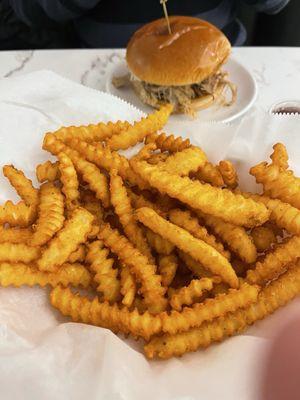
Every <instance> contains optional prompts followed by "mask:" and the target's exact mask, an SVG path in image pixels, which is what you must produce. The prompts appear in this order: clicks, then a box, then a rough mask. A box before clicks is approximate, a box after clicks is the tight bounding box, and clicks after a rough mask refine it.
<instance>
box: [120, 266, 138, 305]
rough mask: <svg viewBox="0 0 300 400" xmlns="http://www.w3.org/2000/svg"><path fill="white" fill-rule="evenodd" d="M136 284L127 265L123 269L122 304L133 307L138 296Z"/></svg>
mask: <svg viewBox="0 0 300 400" xmlns="http://www.w3.org/2000/svg"><path fill="white" fill-rule="evenodd" d="M136 289H137V288H136V282H135V279H134V276H133V275H132V273H131V272H130V268H129V267H128V266H127V265H122V269H121V289H120V292H121V294H122V295H123V299H122V304H124V306H126V307H131V306H132V304H133V302H134V299H135V295H136Z"/></svg>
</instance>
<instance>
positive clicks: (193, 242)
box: [136, 207, 238, 288]
mask: <svg viewBox="0 0 300 400" xmlns="http://www.w3.org/2000/svg"><path fill="white" fill-rule="evenodd" d="M136 216H137V218H138V220H139V221H140V222H142V223H143V224H144V225H146V226H147V227H148V228H150V229H151V230H153V231H154V232H156V233H158V234H159V235H161V236H162V237H164V238H165V239H167V240H169V241H170V242H171V243H173V244H174V245H175V246H177V247H178V248H180V249H181V250H182V251H186V252H187V253H188V254H189V255H190V256H191V257H193V258H195V259H196V260H197V261H199V262H201V263H202V264H203V266H204V267H205V268H207V269H208V270H209V271H210V272H212V273H213V274H216V275H220V276H221V277H222V279H223V280H224V281H225V282H227V283H228V284H229V285H230V286H231V287H233V288H236V287H238V279H237V276H236V274H235V272H234V270H233V268H232V267H231V265H230V263H229V261H228V260H227V259H226V258H225V257H224V256H222V254H220V253H219V252H218V251H217V250H216V249H215V248H214V247H212V246H210V245H208V244H207V243H205V242H204V241H203V240H200V239H196V238H195V237H194V236H192V235H191V234H190V233H189V232H187V231H186V230H184V229H182V228H180V227H179V226H177V225H174V224H172V223H171V222H168V221H166V220H165V219H164V218H162V217H160V216H159V215H158V214H157V213H156V212H155V211H153V210H152V209H150V208H147V207H144V208H139V209H138V210H137V211H136Z"/></svg>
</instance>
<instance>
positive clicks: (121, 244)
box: [99, 224, 167, 313]
mask: <svg viewBox="0 0 300 400" xmlns="http://www.w3.org/2000/svg"><path fill="white" fill-rule="evenodd" d="M99 238H100V239H101V240H103V242H104V244H105V245H106V246H107V247H108V248H110V249H111V251H112V252H113V253H115V254H116V255H117V256H118V257H119V259H120V261H121V262H122V263H123V264H125V265H127V266H128V267H129V268H130V271H131V273H132V274H133V275H134V276H135V278H136V280H137V281H138V282H140V284H141V289H140V291H141V293H142V294H143V296H144V299H145V303H146V304H147V306H148V307H149V310H150V311H151V312H152V313H157V312H160V311H162V310H164V309H165V307H166V302H167V300H166V298H165V297H164V294H165V292H166V289H165V288H164V287H163V286H162V285H161V277H160V276H159V275H157V274H156V267H155V266H154V265H152V264H150V263H149V260H148V258H147V257H145V256H144V255H142V254H141V253H140V252H139V251H138V250H137V249H136V248H135V247H134V246H133V245H132V244H131V243H130V242H129V241H128V240H127V239H126V238H125V237H124V236H122V235H120V234H119V232H118V231H117V230H115V229H112V228H111V227H110V226H109V225H108V224H103V225H101V227H100V233H99Z"/></svg>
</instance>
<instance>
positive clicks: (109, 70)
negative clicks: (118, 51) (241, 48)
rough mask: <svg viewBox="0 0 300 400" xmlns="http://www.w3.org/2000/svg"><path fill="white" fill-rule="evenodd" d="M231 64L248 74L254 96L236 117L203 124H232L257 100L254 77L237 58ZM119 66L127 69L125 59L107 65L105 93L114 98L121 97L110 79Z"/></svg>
mask: <svg viewBox="0 0 300 400" xmlns="http://www.w3.org/2000/svg"><path fill="white" fill-rule="evenodd" d="M229 63H233V64H235V65H236V66H238V67H239V68H242V69H243V70H244V71H245V72H246V73H247V75H248V77H249V81H250V82H251V84H252V87H253V95H252V97H251V99H250V101H249V102H248V104H247V105H246V106H245V107H244V108H242V109H241V110H240V111H238V112H236V113H235V114H234V115H231V116H229V117H227V118H223V119H220V120H214V119H211V120H206V121H202V123H209V122H213V123H221V124H227V123H229V122H232V121H234V120H236V119H238V118H240V117H242V116H243V115H244V114H246V113H247V112H248V111H249V109H250V108H251V107H252V106H253V104H254V103H255V102H256V100H257V96H258V85H257V82H256V79H255V77H254V75H253V74H252V73H251V72H250V70H249V69H248V68H247V67H245V66H244V65H243V64H242V63H241V62H240V61H237V60H236V59H235V57H230V58H229V60H228V61H227V63H226V64H225V65H228V64H229ZM119 65H124V66H126V67H127V65H126V60H125V58H123V57H120V58H119V59H118V60H114V61H112V60H111V61H110V63H107V65H106V82H105V86H104V90H105V93H108V94H110V95H112V96H116V97H120V96H117V95H116V94H115V93H112V91H111V90H110V86H111V82H110V78H111V71H112V67H117V66H119ZM120 98H121V99H123V98H122V97H120ZM123 100H124V99H123ZM124 101H126V102H128V103H129V104H131V105H133V104H132V103H131V102H129V101H128V100H124ZM133 106H134V107H136V106H135V105H133Z"/></svg>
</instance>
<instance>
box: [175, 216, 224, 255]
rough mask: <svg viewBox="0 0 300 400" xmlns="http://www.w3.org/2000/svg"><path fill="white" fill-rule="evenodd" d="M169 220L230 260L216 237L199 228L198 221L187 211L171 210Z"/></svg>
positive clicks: (202, 227)
mask: <svg viewBox="0 0 300 400" xmlns="http://www.w3.org/2000/svg"><path fill="white" fill-rule="evenodd" d="M168 215H169V220H170V221H171V222H172V223H173V224H175V225H178V226H180V227H181V228H183V229H185V230H187V231H188V232H190V233H191V234H192V235H193V236H195V238H197V239H201V240H203V241H204V242H206V243H207V244H209V245H210V246H212V247H214V248H215V249H216V250H217V251H218V252H219V253H221V254H222V255H223V256H224V257H226V258H228V259H230V253H229V251H227V250H225V249H224V246H223V244H222V243H221V242H218V241H217V239H216V237H215V236H214V235H212V234H209V233H208V232H207V229H206V228H205V226H201V225H200V223H199V220H198V219H197V218H196V217H194V216H193V215H192V213H191V212H190V211H188V210H185V211H183V210H180V209H178V208H177V209H173V210H171V211H170V212H169V214H168Z"/></svg>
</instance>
